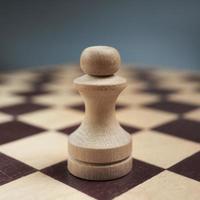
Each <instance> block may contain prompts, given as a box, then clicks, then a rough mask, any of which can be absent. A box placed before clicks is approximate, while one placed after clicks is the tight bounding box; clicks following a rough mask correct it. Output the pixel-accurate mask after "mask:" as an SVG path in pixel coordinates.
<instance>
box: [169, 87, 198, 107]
mask: <svg viewBox="0 0 200 200" xmlns="http://www.w3.org/2000/svg"><path fill="white" fill-rule="evenodd" d="M169 100H171V101H174V102H183V103H187V104H192V105H198V106H200V94H199V93H197V92H196V91H193V92H182V93H178V94H173V95H170V96H169Z"/></svg>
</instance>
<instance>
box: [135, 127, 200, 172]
mask: <svg viewBox="0 0 200 200" xmlns="http://www.w3.org/2000/svg"><path fill="white" fill-rule="evenodd" d="M132 140H133V155H132V156H133V157H134V158H137V159H139V160H143V161H144V162H147V163H151V164H153V165H156V166H159V167H162V168H165V169H166V168H168V167H170V166H172V165H174V164H176V163H177V162H179V161H181V160H183V159H185V158H186V157H188V156H190V155H192V154H193V153H196V152H197V151H199V150H200V145H199V144H196V143H194V142H191V141H186V140H183V139H180V138H176V137H172V136H169V135H164V134H160V133H158V132H156V131H141V132H139V133H136V134H134V135H133V136H132Z"/></svg>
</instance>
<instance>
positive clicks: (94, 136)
mask: <svg viewBox="0 0 200 200" xmlns="http://www.w3.org/2000/svg"><path fill="white" fill-rule="evenodd" d="M116 60H117V62H116ZM119 61H120V56H119V53H118V52H117V50H115V49H114V48H112V47H105V46H103V47H102V46H95V47H89V48H86V49H85V50H84V51H83V53H82V55H81V69H82V70H83V71H84V72H86V73H89V74H85V75H83V76H80V77H78V78H76V79H75V80H74V84H75V86H76V89H77V90H78V91H79V93H80V94H81V96H82V97H83V100H84V104H85V117H84V119H83V121H82V123H81V125H80V127H79V128H78V129H77V130H76V131H74V132H73V133H72V134H71V135H70V136H69V144H68V150H69V156H70V159H68V170H69V171H70V172H71V173H72V174H73V175H75V176H77V177H79V178H84V179H88V180H111V179H116V178H119V177H122V176H124V175H126V174H128V173H129V172H130V171H131V169H132V160H131V152H132V142H131V136H130V134H129V133H128V132H126V131H125V130H124V129H123V128H122V127H121V126H120V124H119V122H118V121H117V119H116V116H115V104H116V100H117V98H118V96H119V94H120V93H121V92H122V91H123V90H124V89H125V87H126V79H124V78H122V77H120V76H116V75H114V74H113V73H114V72H116V71H117V70H118V68H119V65H120V62H119ZM91 72H93V73H91ZM94 72H95V73H94ZM90 74H95V75H90ZM108 75H109V76H108Z"/></svg>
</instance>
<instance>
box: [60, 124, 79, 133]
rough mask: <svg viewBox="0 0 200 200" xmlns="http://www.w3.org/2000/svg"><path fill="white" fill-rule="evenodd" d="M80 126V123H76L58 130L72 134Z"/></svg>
mask: <svg viewBox="0 0 200 200" xmlns="http://www.w3.org/2000/svg"><path fill="white" fill-rule="evenodd" d="M79 126H80V124H75V125H73V126H69V127H66V128H63V129H60V130H58V131H60V132H62V133H65V134H67V135H70V134H71V133H72V132H74V131H75V130H76V129H77V128H78V127H79Z"/></svg>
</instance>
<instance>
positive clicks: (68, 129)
mask: <svg viewBox="0 0 200 200" xmlns="http://www.w3.org/2000/svg"><path fill="white" fill-rule="evenodd" d="M120 125H121V127H122V128H123V129H125V130H126V131H127V132H128V133H130V134H133V133H135V132H137V131H139V130H140V129H138V128H135V127H133V126H129V125H126V124H120ZM79 126H80V124H75V125H73V126H69V127H66V128H63V129H60V130H58V131H60V132H62V133H65V134H67V135H70V134H71V133H72V132H74V131H75V130H76V129H77V128H78V127H79Z"/></svg>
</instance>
